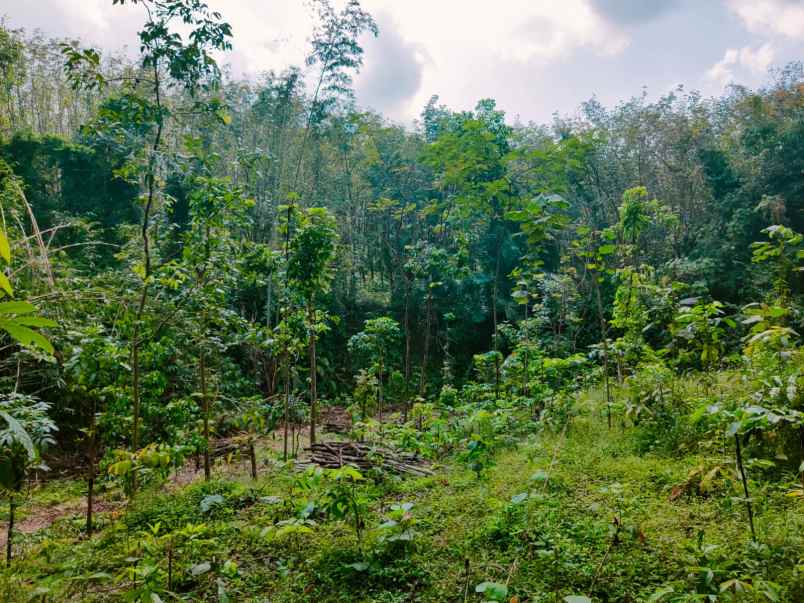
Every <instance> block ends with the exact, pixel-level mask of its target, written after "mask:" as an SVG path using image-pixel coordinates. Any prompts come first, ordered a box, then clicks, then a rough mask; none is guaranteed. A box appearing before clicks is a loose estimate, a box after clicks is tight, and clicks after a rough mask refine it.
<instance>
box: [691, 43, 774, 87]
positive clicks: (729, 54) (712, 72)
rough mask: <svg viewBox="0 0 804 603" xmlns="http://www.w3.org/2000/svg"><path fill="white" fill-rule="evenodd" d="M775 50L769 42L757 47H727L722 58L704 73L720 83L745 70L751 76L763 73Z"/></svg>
mask: <svg viewBox="0 0 804 603" xmlns="http://www.w3.org/2000/svg"><path fill="white" fill-rule="evenodd" d="M775 54H776V52H775V50H774V48H773V45H772V44H771V43H770V42H766V43H765V44H763V45H762V46H759V47H757V48H751V47H750V46H743V47H742V48H739V49H737V48H729V49H728V50H727V51H726V53H725V54H724V55H723V58H722V59H721V60H720V61H718V62H717V63H715V64H714V65H713V66H712V67H711V68H710V69H709V71H707V72H706V75H707V77H708V78H709V79H711V80H714V81H716V82H719V83H720V84H721V85H725V84H728V83H730V82H732V81H734V79H735V76H736V75H737V74H738V72H743V73H745V72H747V73H748V74H750V75H752V76H761V75H765V73H767V71H768V67H770V65H771V63H772V62H773V59H774V56H775Z"/></svg>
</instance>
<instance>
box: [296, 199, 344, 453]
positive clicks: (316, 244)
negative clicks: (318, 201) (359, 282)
mask: <svg viewBox="0 0 804 603" xmlns="http://www.w3.org/2000/svg"><path fill="white" fill-rule="evenodd" d="M337 243H338V231H337V228H336V222H335V218H334V217H333V216H332V214H331V213H330V212H329V211H328V210H326V209H325V208H322V207H312V208H310V209H307V210H304V211H302V212H301V224H300V226H299V230H298V231H297V232H296V234H295V236H294V237H293V239H292V241H291V243H290V255H289V257H288V265H287V274H288V282H289V285H290V287H292V288H293V289H295V290H296V291H297V292H298V293H299V295H300V296H301V297H302V299H303V300H304V304H305V307H306V310H307V340H308V353H309V358H310V442H311V443H315V441H316V433H315V428H316V420H317V417H316V413H317V404H318V388H317V379H318V374H317V373H318V367H317V364H316V340H317V338H318V334H319V332H320V330H321V329H322V328H324V326H325V325H324V323H323V321H322V320H321V319H322V316H321V314H320V312H319V311H318V309H317V308H316V300H317V298H318V296H319V295H321V294H323V293H326V292H327V291H328V290H329V287H330V284H331V283H332V276H333V273H332V270H333V262H334V261H335V254H336V252H337Z"/></svg>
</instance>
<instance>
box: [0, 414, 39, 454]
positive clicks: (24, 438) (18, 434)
mask: <svg viewBox="0 0 804 603" xmlns="http://www.w3.org/2000/svg"><path fill="white" fill-rule="evenodd" d="M0 417H2V418H4V419H5V420H6V423H8V429H9V431H11V433H12V434H14V439H15V440H16V441H17V442H19V443H20V444H22V446H23V448H25V451H26V452H27V453H28V458H29V459H34V458H36V450H35V449H34V445H33V440H31V436H30V435H28V432H27V431H25V428H24V427H23V426H22V425H21V424H20V422H19V421H17V419H15V418H14V417H12V416H11V415H10V414H8V413H7V412H5V411H4V410H0Z"/></svg>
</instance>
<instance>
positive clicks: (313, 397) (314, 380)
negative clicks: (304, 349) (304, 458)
mask: <svg viewBox="0 0 804 603" xmlns="http://www.w3.org/2000/svg"><path fill="white" fill-rule="evenodd" d="M307 317H308V320H309V322H310V444H311V445H312V444H315V424H316V421H317V417H316V413H317V412H318V375H317V374H316V370H317V368H316V354H315V340H316V336H315V309H314V308H313V304H312V302H309V303H308V304H307Z"/></svg>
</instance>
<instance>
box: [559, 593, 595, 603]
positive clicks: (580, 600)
mask: <svg viewBox="0 0 804 603" xmlns="http://www.w3.org/2000/svg"><path fill="white" fill-rule="evenodd" d="M564 601H565V603H592V599H590V598H589V597H586V596H584V595H567V596H566V597H564Z"/></svg>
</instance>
